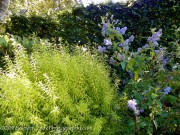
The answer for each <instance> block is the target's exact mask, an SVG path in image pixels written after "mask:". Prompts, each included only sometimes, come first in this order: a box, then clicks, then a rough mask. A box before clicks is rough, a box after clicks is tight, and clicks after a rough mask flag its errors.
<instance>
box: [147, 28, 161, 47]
mask: <svg viewBox="0 0 180 135" xmlns="http://www.w3.org/2000/svg"><path fill="white" fill-rule="evenodd" d="M161 36H162V29H159V31H157V32H155V33H154V34H153V35H152V36H151V37H148V39H147V41H148V42H149V43H152V44H153V45H154V46H158V45H159V44H158V42H157V41H158V40H159V39H160V37H161Z"/></svg>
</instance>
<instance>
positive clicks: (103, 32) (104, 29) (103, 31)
mask: <svg viewBox="0 0 180 135" xmlns="http://www.w3.org/2000/svg"><path fill="white" fill-rule="evenodd" d="M106 29H107V23H104V24H103V27H102V30H101V34H102V36H105V33H106Z"/></svg>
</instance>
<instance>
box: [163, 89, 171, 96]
mask: <svg viewBox="0 0 180 135" xmlns="http://www.w3.org/2000/svg"><path fill="white" fill-rule="evenodd" d="M169 92H171V88H170V87H166V88H165V89H164V94H165V95H168V94H169Z"/></svg>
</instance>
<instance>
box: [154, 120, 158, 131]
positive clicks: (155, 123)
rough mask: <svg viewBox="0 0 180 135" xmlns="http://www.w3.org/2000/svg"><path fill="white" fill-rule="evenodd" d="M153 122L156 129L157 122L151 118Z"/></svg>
mask: <svg viewBox="0 0 180 135" xmlns="http://www.w3.org/2000/svg"><path fill="white" fill-rule="evenodd" d="M153 123H154V126H155V128H156V130H157V122H156V121H155V120H153Z"/></svg>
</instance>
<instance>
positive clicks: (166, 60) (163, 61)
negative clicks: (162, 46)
mask: <svg viewBox="0 0 180 135" xmlns="http://www.w3.org/2000/svg"><path fill="white" fill-rule="evenodd" d="M168 61H169V58H168V57H167V58H165V59H163V60H162V63H163V65H165V64H166V63H167V62H168Z"/></svg>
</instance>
